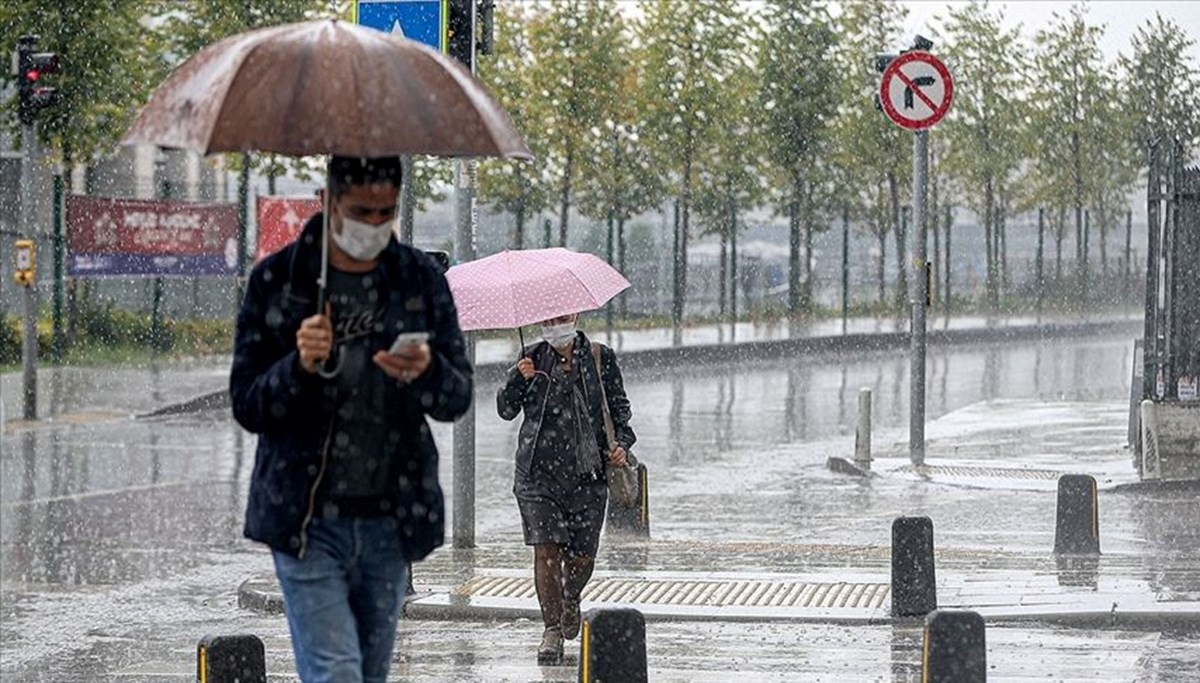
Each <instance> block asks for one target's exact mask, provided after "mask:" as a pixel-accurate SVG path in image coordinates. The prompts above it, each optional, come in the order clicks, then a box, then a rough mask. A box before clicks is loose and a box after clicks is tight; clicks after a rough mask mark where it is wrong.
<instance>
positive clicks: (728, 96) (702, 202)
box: [695, 63, 772, 321]
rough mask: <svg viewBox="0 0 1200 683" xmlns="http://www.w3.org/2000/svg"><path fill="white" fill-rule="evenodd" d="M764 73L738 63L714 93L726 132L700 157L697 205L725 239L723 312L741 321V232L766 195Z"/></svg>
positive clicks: (717, 120)
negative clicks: (761, 110)
mask: <svg viewBox="0 0 1200 683" xmlns="http://www.w3.org/2000/svg"><path fill="white" fill-rule="evenodd" d="M759 87H760V81H759V74H758V73H757V72H756V70H755V69H754V68H753V67H752V66H751V65H750V64H749V63H744V64H740V65H738V66H737V67H736V68H735V69H734V70H733V71H732V72H731V73H730V74H729V75H728V76H727V77H726V78H725V79H724V80H723V81H722V83H721V87H720V88H719V89H718V90H717V92H716V93H715V97H716V98H717V99H716V100H715V102H714V104H715V105H716V106H714V107H713V116H714V124H715V125H716V126H717V128H718V129H719V130H721V131H722V133H721V134H720V135H718V136H717V137H716V139H715V140H714V141H713V144H712V146H711V147H710V148H708V149H707V150H704V151H703V153H702V154H701V157H700V161H701V163H700V171H699V172H698V174H697V183H696V185H697V186H696V192H695V209H696V213H697V214H698V217H699V223H700V225H701V226H702V228H703V232H704V233H705V234H716V235H718V237H719V238H720V241H721V250H720V266H719V270H720V272H719V276H718V279H719V280H720V287H719V289H720V292H719V294H718V310H719V311H720V314H721V316H723V317H724V316H726V315H727V314H728V313H732V319H733V320H734V321H736V320H737V287H736V282H737V234H738V230H739V229H740V228H741V226H742V224H743V221H742V215H743V214H744V213H745V212H747V211H749V210H751V209H753V208H755V207H756V206H758V205H759V204H760V203H761V201H762V198H763V195H764V193H765V187H764V182H763V180H764V171H765V170H766V169H765V168H764V167H765V163H764V162H765V150H764V147H766V146H769V145H770V144H772V142H771V141H769V140H767V139H766V136H764V135H763V130H762V126H761V123H762V121H761V120H760V117H759V116H758V115H757V112H758V111H759V105H758V97H757V95H758V93H757V91H758V89H759Z"/></svg>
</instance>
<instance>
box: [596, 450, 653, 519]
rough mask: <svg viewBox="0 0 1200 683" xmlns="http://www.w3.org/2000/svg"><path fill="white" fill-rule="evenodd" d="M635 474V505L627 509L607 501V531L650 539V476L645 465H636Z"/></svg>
mask: <svg viewBox="0 0 1200 683" xmlns="http://www.w3.org/2000/svg"><path fill="white" fill-rule="evenodd" d="M637 474H638V499H637V505H634V506H633V507H631V508H627V507H624V506H621V505H617V504H615V503H613V501H611V500H609V501H608V512H607V515H606V524H607V529H608V531H610V532H614V533H622V534H632V535H635V536H643V537H645V538H650V475H649V472H648V471H647V470H646V465H645V463H640V462H639V463H638V466H637Z"/></svg>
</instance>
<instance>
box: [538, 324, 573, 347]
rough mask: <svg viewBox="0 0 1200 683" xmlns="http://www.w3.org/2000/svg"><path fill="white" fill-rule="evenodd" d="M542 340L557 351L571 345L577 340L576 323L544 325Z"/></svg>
mask: <svg viewBox="0 0 1200 683" xmlns="http://www.w3.org/2000/svg"><path fill="white" fill-rule="evenodd" d="M542 339H545V340H546V341H547V342H548V343H549V344H550V346H553V347H554V348H556V349H557V348H562V347H564V346H566V345H567V344H570V343H571V342H572V341H573V340H574V339H575V321H573V320H572V321H570V322H565V323H560V324H558V325H542Z"/></svg>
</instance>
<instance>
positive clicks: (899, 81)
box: [876, 36, 954, 466]
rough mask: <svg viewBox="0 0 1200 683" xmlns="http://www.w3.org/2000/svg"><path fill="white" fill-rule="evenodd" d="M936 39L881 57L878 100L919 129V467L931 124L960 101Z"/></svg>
mask: <svg viewBox="0 0 1200 683" xmlns="http://www.w3.org/2000/svg"><path fill="white" fill-rule="evenodd" d="M932 46H933V43H932V42H930V41H929V40H927V39H925V38H922V37H921V36H917V40H916V41H915V43H914V47H913V48H912V49H910V50H906V51H905V52H904V53H903V54H901V56H899V57H894V56H892V55H879V56H877V57H876V64H877V65H878V66H879V68H880V69H881V70H882V71H883V78H882V79H881V80H880V82H879V94H878V102H879V105H880V108H881V109H883V111H884V113H885V114H887V117H888V118H889V119H891V120H892V122H893V123H895V124H896V125H898V126H900V127H902V128H904V129H906V130H911V131H914V133H915V135H914V136H913V181H912V182H913V185H912V191H913V195H912V216H913V229H912V230H911V231H909V240H910V242H909V244H910V249H911V251H912V255H913V266H914V272H913V276H912V277H911V278H909V290H908V293H909V305H910V306H911V307H912V329H911V333H910V335H909V339H910V353H909V357H910V368H909V369H910V371H909V423H908V450H909V458H910V460H911V461H912V464H913V465H917V466H920V465H924V464H925V380H926V378H925V334H926V327H927V323H926V314H927V312H928V307H929V287H930V283H929V276H930V270H929V263H928V249H927V245H926V242H927V239H926V230H927V227H928V219H927V215H926V214H927V213H928V205H927V197H928V184H929V128H931V127H932V126H933V125H934V124H936V123H937V122H938V121H940V120H941V119H942V117H943V116H945V115H946V112H947V111H949V110H950V104H951V102H952V101H953V100H954V80H953V78H952V77H951V76H950V71H949V70H948V69H947V68H946V65H945V64H943V63H942V62H941V60H939V59H938V58H937V57H935V56H933V55H932V54H930V53H929V52H926V50H928V49H929V48H930V47H932Z"/></svg>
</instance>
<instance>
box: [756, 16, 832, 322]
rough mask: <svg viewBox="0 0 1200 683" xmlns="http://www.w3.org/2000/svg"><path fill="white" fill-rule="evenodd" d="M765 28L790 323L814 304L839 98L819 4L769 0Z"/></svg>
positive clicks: (767, 96) (764, 105)
mask: <svg viewBox="0 0 1200 683" xmlns="http://www.w3.org/2000/svg"><path fill="white" fill-rule="evenodd" d="M764 23H765V25H766V27H767V29H766V30H767V33H766V36H765V42H764V45H763V48H762V50H761V53H760V63H759V67H758V68H759V71H760V73H761V74H762V79H761V86H760V90H759V104H760V106H761V109H762V112H763V113H762V117H763V123H764V127H765V132H766V135H767V138H768V142H767V145H766V148H767V153H768V156H769V158H770V160H771V162H772V164H773V166H774V170H775V171H776V175H777V177H779V178H780V179H781V180H782V181H783V183H782V184H783V187H781V188H779V189H780V190H782V192H780V194H779V197H778V204H777V209H778V210H779V213H781V214H786V215H787V216H788V234H789V240H788V243H789V252H788V254H789V255H788V313H789V315H790V316H791V317H792V318H793V319H795V318H796V317H798V316H799V314H800V311H801V310H802V309H803V310H805V311H809V310H810V309H811V306H812V242H813V231H814V230H816V229H818V227H819V226H820V225H824V226H825V227H827V224H826V223H819V222H818V221H819V219H820V217H821V216H822V215H823V214H824V215H827V209H828V208H829V207H828V203H829V201H830V199H831V197H830V194H831V193H830V190H831V188H832V187H833V185H832V184H831V182H830V181H831V179H832V178H831V176H832V174H831V173H830V170H829V166H830V161H829V157H830V152H831V150H830V149H829V147H830V143H831V141H832V140H831V138H832V128H831V126H830V121H831V120H832V118H833V113H834V111H835V110H836V107H837V104H838V96H839V93H838V92H837V84H838V65H837V64H836V63H835V62H834V61H833V60H831V59H830V58H829V55H830V53H832V52H833V49H834V46H835V45H836V42H837V38H836V34H835V32H834V29H833V20H832V18H831V17H830V15H829V11H828V10H827V9H826V8H825V7H824V6H822V5H816V4H812V3H796V2H791V1H790V0H772V1H771V2H769V3H768V4H767V9H766V17H765V22H764ZM802 227H803V230H801V228H802ZM802 237H803V244H804V264H803V267H801V263H800V251H801V249H800V247H801V239H802ZM802 279H803V283H804V284H803V288H801V280H802Z"/></svg>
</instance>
